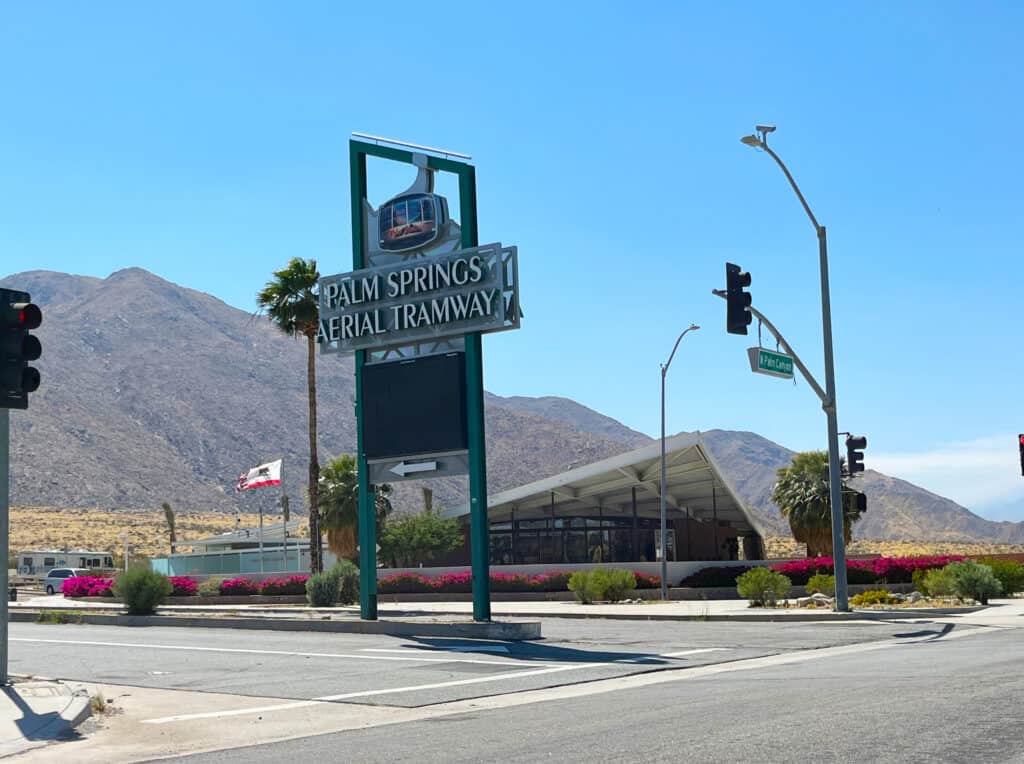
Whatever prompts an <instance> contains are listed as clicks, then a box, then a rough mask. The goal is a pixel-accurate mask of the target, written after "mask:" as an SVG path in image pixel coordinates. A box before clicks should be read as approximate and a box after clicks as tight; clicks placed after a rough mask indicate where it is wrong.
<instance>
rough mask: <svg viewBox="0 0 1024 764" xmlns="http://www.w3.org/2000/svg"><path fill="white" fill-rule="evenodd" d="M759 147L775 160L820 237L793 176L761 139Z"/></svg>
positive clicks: (809, 209) (816, 224)
mask: <svg viewBox="0 0 1024 764" xmlns="http://www.w3.org/2000/svg"><path fill="white" fill-rule="evenodd" d="M760 147H761V148H762V149H764V150H765V151H766V152H767V153H768V156H770V157H771V158H772V159H774V160H775V164H777V165H778V166H779V167H781V168H782V171H783V172H784V173H785V174H786V180H788V181H789V185H791V186H792V187H793V190H794V191H795V192H796V196H797V198H798V199H799V200H800V204H802V205H803V206H804V212H806V213H807V217H809V218H810V219H811V224H812V225H813V226H814V231H815V233H817V234H818V235H819V236H820V235H821V226H820V225H818V219H817V218H816V217H814V213H813V212H811V208H810V207H809V206H808V205H807V200H806V199H804V195H803V194H802V193H800V187H799V186H798V185H797V184H796V181H795V180H793V176H792V175H791V174H790V172H789V168H787V167H786V165H785V164H783V162H782V160H781V159H779V155H778V154H776V153H775V152H774V151H772V150H771V149H770V148H769V147H768V144H767V143H766V142H765V141H764V140H763V139H762V140H761V141H760Z"/></svg>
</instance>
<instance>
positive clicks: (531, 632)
mask: <svg viewBox="0 0 1024 764" xmlns="http://www.w3.org/2000/svg"><path fill="white" fill-rule="evenodd" d="M431 615H433V613H432V614H431ZM438 615H448V614H438ZM455 615H461V616H463V617H465V615H466V614H465V613H456V614H455ZM36 616H37V614H36V613H33V612H32V611H29V610H19V611H12V612H11V613H10V620H11V621H21V622H30V623H34V622H35V620H36ZM70 619H71V622H72V623H82V624H91V625H95V626H182V627H187V628H207V629H265V630H269V631H318V632H336V633H343V634H386V635H390V636H396V637H462V638H465V639H497V640H507V641H522V640H529V639H540V636H541V629H540V621H482V622H476V621H467V622H459V623H455V622H451V621H448V622H437V621H428V622H423V623H420V622H416V621H391V620H385V621H363V620H346V621H333V620H305V619H303V620H299V619H283V618H282V619H269V618H231V617H222V616H205V617H203V616H176V615H119V614H109V613H108V614H100V613H81V614H79V613H75V614H74V615H72V616H70Z"/></svg>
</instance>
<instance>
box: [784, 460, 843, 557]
mask: <svg viewBox="0 0 1024 764" xmlns="http://www.w3.org/2000/svg"><path fill="white" fill-rule="evenodd" d="M840 471H841V479H842V480H843V486H842V490H843V538H844V539H845V540H846V542H847V543H849V541H850V528H851V527H852V525H853V524H854V523H855V522H857V520H859V519H860V516H861V513H860V511H859V510H858V509H857V505H856V500H855V494H854V492H852V491H848V490H847V487H846V483H845V478H847V477H849V474H848V473H847V472H846V464H845V463H844V462H842V461H841V462H840ZM776 474H777V476H778V482H777V483H776V484H775V487H774V488H773V489H772V502H774V503H775V504H776V505H777V506H778V508H779V511H780V512H781V513H782V516H783V517H785V518H787V519H788V520H789V527H790V528H791V529H792V531H793V538H794V539H796V540H797V541H799V542H800V543H801V544H806V545H807V556H808V557H831V556H832V504H831V501H830V496H829V485H828V452H826V451H805V452H803V453H800V454H796V455H794V456H793V463H792V464H791V465H790V466H789V467H783V468H782V469H780V470H779V471H778V472H777V473H776Z"/></svg>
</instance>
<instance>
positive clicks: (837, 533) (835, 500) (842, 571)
mask: <svg viewBox="0 0 1024 764" xmlns="http://www.w3.org/2000/svg"><path fill="white" fill-rule="evenodd" d="M824 278H825V282H826V284H827V279H828V273H827V271H826V273H825V277H824ZM711 293H712V294H713V295H715V296H716V297H721V298H722V299H723V300H727V299H728V296H727V294H726V292H725V290H724V289H712V290H711ZM747 310H749V311H750V314H751V315H752V316H754V317H755V318H756V319H757V320H758V321H760V322H761V323H762V324H763V325H764V327H765V328H766V329H767V330H768V331H769V332H770V333H771V335H772V336H773V337H774V338H775V341H776V342H778V343H779V346H780V347H781V348H782V349H783V350H784V351H786V355H790V356H793V365H794V366H795V367H796V368H797V369H799V370H800V373H801V374H803V376H804V379H806V380H807V384H808V385H810V386H811V389H812V390H814V393H815V395H817V396H818V399H819V400H820V401H821V407H822V409H824V411H825V416H826V417H827V418H828V438H829V443H828V484H829V501H830V503H831V507H832V558H833V560H834V562H835V578H836V610H837V611H840V612H847V611H849V609H850V603H849V592H848V587H847V581H846V539H845V538H844V536H843V530H844V528H845V527H846V525H845V517H844V515H843V486H842V482H841V480H842V478H841V474H840V468H839V425H838V423H837V420H836V407H835V397H834V396H835V379H834V377H833V375H832V374H831V373H830V372H831V371H832V365H831V363H826V365H825V379H826V385H825V387H826V389H824V390H822V389H821V385H819V384H818V381H817V380H816V379H815V378H814V375H813V374H811V372H810V370H809V369H808V368H807V366H805V365H804V362H803V361H802V360H800V356H799V355H797V352H796V351H795V350H793V346H792V345H790V344H789V343H788V342H786V338H785V337H783V336H782V333H781V332H779V330H778V329H776V328H775V325H774V324H773V323H772V322H771V321H769V320H768V319H767V318H766V317H765V315H764V313H762V312H761V311H759V310H758V309H757V308H755V307H754V306H753V305H750V306H748V307H747ZM828 329H829V330H828V334H827V335H826V336H827V337H828V340H829V341H828V342H827V343H826V345H825V347H826V358H828V359H831V358H832V342H831V339H832V326H831V322H830V323H829V324H828ZM830 383H831V384H830ZM829 390H831V391H832V395H829ZM837 512H838V514H837Z"/></svg>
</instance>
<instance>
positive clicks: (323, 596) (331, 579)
mask: <svg viewBox="0 0 1024 764" xmlns="http://www.w3.org/2000/svg"><path fill="white" fill-rule="evenodd" d="M340 586H341V577H340V576H337V575H333V574H332V573H331V571H326V572H324V573H314V574H313V575H311V576H310V577H309V578H308V579H306V599H307V600H309V604H310V605H312V606H313V607H330V606H331V605H333V604H334V603H335V602H337V601H338V595H339V588H340Z"/></svg>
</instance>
